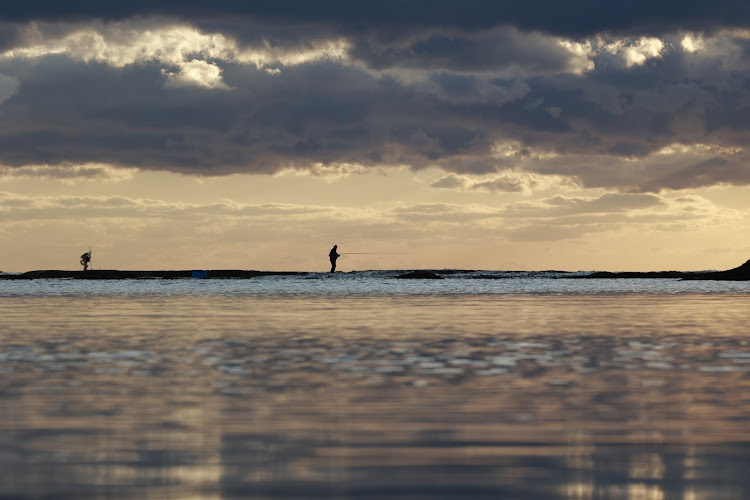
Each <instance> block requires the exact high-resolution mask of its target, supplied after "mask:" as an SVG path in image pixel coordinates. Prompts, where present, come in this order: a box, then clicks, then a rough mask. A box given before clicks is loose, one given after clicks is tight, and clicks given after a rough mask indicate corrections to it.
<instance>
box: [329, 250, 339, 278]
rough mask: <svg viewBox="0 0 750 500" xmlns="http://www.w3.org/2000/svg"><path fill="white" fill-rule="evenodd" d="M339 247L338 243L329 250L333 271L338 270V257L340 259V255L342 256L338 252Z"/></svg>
mask: <svg viewBox="0 0 750 500" xmlns="http://www.w3.org/2000/svg"><path fill="white" fill-rule="evenodd" d="M337 247H338V245H333V248H331V251H330V252H328V257H329V258H330V259H331V272H332V273H333V272H335V271H336V259H338V258H339V257H341V256H340V255H339V254H338V253H337V252H336V248H337Z"/></svg>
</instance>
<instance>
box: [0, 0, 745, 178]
mask: <svg viewBox="0 0 750 500" xmlns="http://www.w3.org/2000/svg"><path fill="white" fill-rule="evenodd" d="M558 4H559V5H558ZM57 5H58V4H51V3H50V4H49V5H46V4H37V7H38V9H36V10H35V12H38V13H39V15H38V16H32V15H31V11H24V9H23V7H18V6H15V7H11V8H9V9H5V10H4V12H5V19H6V21H2V23H4V25H5V26H6V27H7V28H8V29H7V30H5V31H4V35H2V36H0V51H5V50H10V49H16V50H15V51H11V52H6V53H5V55H2V52H0V166H6V167H27V166H30V165H46V166H56V165H57V166H60V165H63V166H64V165H76V164H79V165H80V164H88V163H102V164H110V165H118V166H127V167H138V168H142V169H159V170H170V171H176V172H188V173H195V174H198V175H223V174H229V173H235V172H251V173H273V172H277V171H279V170H282V169H285V168H297V169H313V170H314V169H315V168H317V167H316V166H319V165H324V166H331V167H335V165H336V164H359V165H362V166H365V167H367V166H374V165H408V166H410V167H412V168H414V169H421V168H426V167H430V166H437V167H440V168H441V169H443V170H444V171H446V172H447V174H446V175H450V174H456V175H462V176H470V175H471V176H484V175H487V176H489V178H487V179H481V178H479V179H473V180H471V181H467V180H466V179H464V178H463V177H462V178H461V179H459V178H458V177H444V179H443V180H441V181H438V182H436V183H435V184H433V185H434V186H435V187H443V188H458V189H461V188H466V189H468V188H471V189H481V190H490V191H525V190H529V189H534V188H535V187H534V186H536V185H546V184H544V183H539V182H538V176H539V175H541V176H552V175H554V176H560V177H562V178H566V179H568V180H569V182H570V183H574V184H578V185H581V186H583V187H600V188H607V189H613V190H620V191H628V192H657V191H659V190H662V189H686V188H694V187H700V186H710V185H715V184H737V185H742V184H747V183H750V172H749V171H748V169H747V167H746V166H745V165H747V164H748V162H747V161H746V160H747V155H746V154H745V153H743V152H742V148H744V147H746V146H747V142H748V140H747V138H746V136H747V131H748V129H750V120H749V119H748V118H747V117H748V116H750V89H748V86H747V83H746V82H747V81H748V80H750V58H749V57H748V45H750V42H748V40H747V38H748V37H747V36H745V35H743V34H741V33H739V34H738V33H734V34H732V33H720V34H717V35H715V36H714V35H710V34H709V31H710V29H711V28H713V27H718V26H719V25H723V26H737V25H740V24H742V23H743V22H744V21H743V16H744V10H741V9H740V10H737V11H736V12H735V16H733V19H732V21H731V22H726V23H725V22H724V21H725V19H724V17H725V14H723V12H725V10H726V9H730V8H731V7H733V6H735V4H734V3H731V2H729V3H723V4H712V6H711V8H710V9H708V7H705V6H704V5H703V4H697V3H696V4H694V5H693V4H689V5H686V6H685V9H683V10H681V11H680V12H677V13H674V14H675V15H674V17H672V18H669V17H667V16H662V15H661V14H660V13H659V11H658V8H656V7H654V6H652V8H650V9H644V10H642V11H636V10H628V9H631V7H630V5H631V4H628V7H616V8H615V11H617V9H626V11H627V12H625V13H624V14H623V15H622V16H620V17H617V16H615V15H612V16H610V15H609V14H608V15H606V16H602V17H601V19H599V18H597V17H596V16H595V15H594V14H597V13H600V11H601V9H602V8H603V7H602V5H606V6H607V8H608V9H609V8H610V7H612V6H611V5H609V4H602V5H600V3H598V2H597V3H596V4H594V3H593V2H592V3H591V4H590V5H587V4H585V3H584V4H576V8H575V9H574V10H573V11H571V12H575V13H577V15H578V17H580V19H579V21H580V23H579V24H577V25H576V24H575V23H574V24H573V25H571V27H570V29H569V31H567V32H566V31H565V30H563V29H557V28H555V27H554V25H555V23H557V22H560V23H561V24H560V26H562V25H563V24H562V21H563V20H564V19H566V18H568V16H570V15H571V14H570V12H568V11H567V10H566V11H565V12H562V10H563V9H564V8H566V7H565V6H564V4H561V3H559V2H554V4H553V3H550V4H549V5H547V4H545V3H537V4H535V8H534V9H532V8H531V6H530V5H528V4H526V3H524V4H523V6H517V5H510V6H503V8H500V7H497V6H495V4H491V3H489V2H482V3H481V4H478V5H477V6H476V9H472V8H470V7H471V5H468V4H465V3H462V4H460V5H461V8H460V9H459V8H458V7H457V5H459V4H456V3H455V2H451V3H440V2H437V3H434V2H430V3H429V5H428V4H427V3H426V2H415V3H406V4H403V3H401V2H399V3H398V4H396V3H395V2H394V3H391V2H379V3H377V4H375V3H357V2H352V3H346V4H341V5H340V9H333V8H332V5H333V4H332V3H326V2H323V3H315V4H311V3H307V2H305V3H304V4H299V5H297V7H299V8H298V9H294V8H292V7H294V6H295V5H296V4H294V5H292V4H290V3H288V2H287V3H285V2H275V3H270V2H268V3H266V2H258V3H255V2H254V3H252V5H253V6H252V7H247V8H246V7H243V6H242V5H241V4H240V3H234V2H219V3H216V4H211V6H208V4H203V3H202V4H197V3H196V4H193V3H190V2H187V3H180V4H179V5H180V6H182V7H183V8H182V9H180V10H178V9H177V4H176V3H174V4H171V3H160V4H159V6H158V8H155V7H151V6H150V5H151V4H149V6H146V5H145V4H139V3H138V2H136V3H134V4H129V6H128V7H125V6H122V5H119V6H116V7H107V6H99V7H97V8H92V7H90V6H89V5H88V4H83V3H75V2H74V3H73V4H71V5H69V6H68V7H66V8H65V9H63V10H59V9H61V8H60V7H57ZM66 5H68V4H66ZM313 5H314V7H313ZM337 5H338V4H337ZM397 5H399V6H401V10H398V9H397V8H396V6H397ZM282 6H284V7H285V9H284V10H282V9H281V7H282ZM737 6H739V4H737ZM427 7H429V8H427ZM545 7H549V10H548V11H545V10H544V9H545ZM419 8H424V9H425V11H424V16H423V17H418V16H416V12H418V9H419ZM586 8H588V9H589V10H586ZM56 9H58V10H56ZM396 10H398V15H396V16H395V17H394V16H390V15H389V14H390V13H392V12H393V11H396ZM532 10H533V11H534V12H535V14H539V13H540V12H549V13H550V15H545V16H536V18H535V19H537V21H533V19H532V17H531V16H530V13H531V12H532ZM709 10H710V12H709ZM527 12H528V14H529V15H528V16H527V15H526V13H527ZM726 12H728V10H726ZM134 13H137V14H138V15H139V16H146V15H147V14H151V13H153V14H158V15H159V16H161V17H134V18H128V16H130V15H131V14H134ZM699 13H706V17H705V19H704V22H703V24H702V25H701V30H702V32H703V35H701V34H691V35H693V36H695V37H696V42H695V43H696V44H699V42H700V44H704V45H705V46H702V48H701V50H700V51H697V52H694V51H693V49H689V50H688V48H684V47H683V46H682V44H683V42H684V40H685V39H684V36H685V33H683V32H676V31H664V30H666V29H667V28H669V29H676V28H677V27H680V26H682V25H683V23H684V25H685V26H690V25H691V23H692V22H693V21H694V20H695V16H697V15H698V14H699ZM230 14H231V15H232V16H233V17H231V18H230V16H229V15H230ZM412 14H413V15H414V16H413V17H412ZM589 14H590V15H591V16H590V17H587V16H589ZM621 14H622V13H621ZM58 15H60V16H61V17H60V18H62V19H69V20H71V21H69V22H58V21H59V19H58V17H57V16H58ZM629 16H630V17H629ZM199 17H200V20H198V18H199ZM32 18H33V19H42V20H46V21H45V22H42V21H38V22H33V23H32V22H27V21H29V20H31V19H32ZM93 18H96V19H93ZM126 18H127V19H126ZM542 18H544V19H547V21H539V20H538V19H542ZM87 19H92V20H89V21H87ZM102 19H106V20H113V19H124V20H123V21H117V22H104V21H102ZM179 19H182V20H183V21H179ZM185 19H194V20H195V22H190V23H188V22H187V21H184V20H185ZM364 19H368V20H369V21H368V22H364ZM417 19H418V20H419V22H417ZM587 19H588V21H587ZM12 20H20V21H23V22H19V23H15V22H12ZM245 20H246V21H247V22H245ZM358 20H359V21H358ZM594 20H598V21H599V22H600V23H599V24H598V25H597V26H596V28H594V25H593V24H592V25H591V27H589V28H584V25H585V24H586V22H592V23H593V21H594ZM636 20H638V22H636ZM533 22H537V23H541V24H539V25H538V26H535V25H533ZM412 23H413V24H414V26H413V27H412V26H411V24H412ZM545 23H547V24H549V26H547V25H545ZM608 23H609V24H608ZM629 23H632V24H633V25H638V29H636V30H629V31H627V33H628V35H629V36H627V37H624V38H617V37H615V36H614V35H611V34H610V35H604V34H603V35H602V36H597V37H592V38H590V39H586V40H584V39H563V38H559V37H557V36H551V35H550V34H549V33H556V34H573V35H575V34H581V33H587V34H588V33H596V34H599V33H604V32H605V31H606V30H610V29H612V30H613V29H615V28H622V29H625V28H627V27H628V26H630V24H629ZM417 24H418V25H419V26H417ZM196 26H200V27H202V30H201V29H198V28H196ZM576 26H577V27H576ZM209 27H210V31H206V30H209ZM381 27H382V28H383V29H382V30H381V29H380V28H381ZM649 27H654V28H659V29H657V30H656V31H655V32H660V30H661V31H663V32H664V33H665V34H664V35H663V36H662V39H655V38H641V37H639V36H638V35H637V34H638V33H641V32H645V31H647V30H646V28H649ZM412 28H413V29H412ZM530 28H535V29H537V28H538V29H540V30H544V31H546V33H543V32H526V31H523V30H524V29H530ZM169 30H171V31H169ZM591 30H593V31H591ZM389 33H391V35H389ZM701 36H704V37H705V40H699V39H700V37H701ZM149 37H152V38H149ZM712 37H713V38H712ZM704 42H705V43H704ZM159 44H161V45H159ZM327 44H328V45H327ZM329 45H330V46H329ZM193 47H194V48H193ZM326 47H327V48H326ZM24 50H25V51H26V52H24ZM498 144H500V145H501V147H500V148H499V150H498ZM674 144H678V145H684V146H686V147H687V150H686V151H683V152H680V153H674V154H670V155H664V154H662V153H661V151H662V150H664V149H665V148H668V147H670V146H671V145H674ZM692 146H695V147H694V148H693V149H690V148H691V147H692ZM505 171H514V172H519V173H528V174H533V175H537V177H535V178H533V182H531V181H530V180H529V179H531V178H522V177H518V178H510V177H502V176H500V177H498V176H497V175H498V174H501V173H502V172H505ZM493 176H494V177H493Z"/></svg>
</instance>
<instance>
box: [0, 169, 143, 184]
mask: <svg viewBox="0 0 750 500" xmlns="http://www.w3.org/2000/svg"><path fill="white" fill-rule="evenodd" d="M136 172H137V169H132V168H130V169H127V168H113V167H111V166H109V165H99V164H85V165H68V164H66V165H54V166H53V165H27V166H23V167H4V166H2V165H0V182H1V181H3V180H11V179H19V178H37V179H54V180H59V181H61V182H64V183H68V184H70V183H75V182H78V181H100V182H121V181H128V180H131V179H132V178H133V176H134V175H135V174H136Z"/></svg>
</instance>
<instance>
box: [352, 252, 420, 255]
mask: <svg viewBox="0 0 750 500" xmlns="http://www.w3.org/2000/svg"><path fill="white" fill-rule="evenodd" d="M341 255H414V253H413V252H341Z"/></svg>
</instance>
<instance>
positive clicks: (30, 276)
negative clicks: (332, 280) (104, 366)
mask: <svg viewBox="0 0 750 500" xmlns="http://www.w3.org/2000/svg"><path fill="white" fill-rule="evenodd" d="M463 272H468V273H471V272H473V271H457V270H445V271H430V270H414V271H407V272H402V273H401V274H399V275H397V276H393V277H394V278H400V279H444V277H445V275H451V274H459V273H463ZM556 272H560V271H556ZM311 274H316V275H317V274H320V273H310V272H303V271H243V270H237V269H219V270H208V271H185V270H181V271H117V270H89V271H57V270H40V271H28V272H25V273H20V274H0V280H34V279H82V280H118V279H181V278H203V279H250V278H258V277H262V276H309V275H311ZM326 274H327V273H326ZM524 274H525V273H524ZM468 277H470V278H473V279H480V278H486V279H490V278H491V279H509V277H508V276H484V275H482V276H468ZM555 279H681V280H715V281H750V260H748V261H747V262H745V263H744V264H742V265H741V266H739V267H735V268H734V269H729V270H727V271H705V272H694V271H651V272H630V271H626V272H609V271H597V272H593V273H590V274H573V273H570V275H567V276H565V275H564V276H556V277H555Z"/></svg>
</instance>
